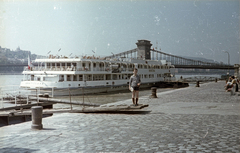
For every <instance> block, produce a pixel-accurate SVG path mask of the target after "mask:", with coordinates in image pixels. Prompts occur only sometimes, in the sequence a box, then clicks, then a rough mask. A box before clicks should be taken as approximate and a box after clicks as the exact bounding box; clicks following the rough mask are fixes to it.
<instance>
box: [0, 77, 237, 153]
mask: <svg viewBox="0 0 240 153" xmlns="http://www.w3.org/2000/svg"><path fill="white" fill-rule="evenodd" d="M224 85H225V83H224V82H223V81H219V82H217V83H215V82H211V83H205V84H201V85H200V87H194V86H190V87H188V88H181V89H176V90H173V91H166V92H161V93H157V97H158V98H149V96H143V97H140V101H139V102H140V103H141V104H142V103H144V104H149V107H147V108H146V110H151V112H150V113H148V114H110V113H91V114H89V113H62V114H54V115H53V116H52V117H48V118H43V123H42V124H43V130H32V129H31V122H25V123H22V124H16V125H10V126H6V127H2V128H0V144H1V145H0V152H39V153H40V152H51V153H52V152H64V153H65V152H165V153H167V152H188V153H191V152H193V153H194V152H223V153H225V152H236V153H237V152H239V148H240V129H239V127H240V113H239V109H240V100H239V98H240V96H238V95H234V96H231V95H230V93H229V92H225V90H224ZM149 95H150V94H149ZM119 104H131V100H124V101H119V102H116V103H112V104H106V105H119Z"/></svg>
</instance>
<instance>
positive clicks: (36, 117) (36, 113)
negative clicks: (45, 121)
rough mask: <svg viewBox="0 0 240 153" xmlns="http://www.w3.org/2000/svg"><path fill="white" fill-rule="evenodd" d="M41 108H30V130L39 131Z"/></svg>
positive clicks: (41, 126)
mask: <svg viewBox="0 0 240 153" xmlns="http://www.w3.org/2000/svg"><path fill="white" fill-rule="evenodd" d="M42 110H43V107H42V106H33V107H32V129H37V130H41V129H42V128H43V125H42Z"/></svg>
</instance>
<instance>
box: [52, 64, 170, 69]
mask: <svg viewBox="0 0 240 153" xmlns="http://www.w3.org/2000/svg"><path fill="white" fill-rule="evenodd" d="M116 65H118V67H119V68H120V67H121V68H127V67H128V68H134V67H135V66H134V64H128V65H127V64H123V63H122V64H119V63H118V64H116ZM60 66H62V67H76V66H77V63H47V67H60ZM109 66H110V65H109V64H106V65H105V67H109ZM78 67H80V66H78ZM81 67H84V68H85V67H88V68H90V67H91V63H82V65H81ZM96 67H100V68H103V67H104V63H99V64H98V65H97V63H93V68H96ZM137 68H138V69H151V68H154V69H168V68H169V66H167V65H146V64H138V65H137Z"/></svg>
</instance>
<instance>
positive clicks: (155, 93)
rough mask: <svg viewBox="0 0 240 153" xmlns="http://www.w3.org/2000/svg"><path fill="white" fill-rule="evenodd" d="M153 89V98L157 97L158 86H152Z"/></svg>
mask: <svg viewBox="0 0 240 153" xmlns="http://www.w3.org/2000/svg"><path fill="white" fill-rule="evenodd" d="M151 90H152V95H151V97H152V98H157V88H156V87H152V88H151Z"/></svg>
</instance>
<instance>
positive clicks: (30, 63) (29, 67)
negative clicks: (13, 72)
mask: <svg viewBox="0 0 240 153" xmlns="http://www.w3.org/2000/svg"><path fill="white" fill-rule="evenodd" d="M29 54H30V52H29V53H28V69H29V70H30V69H31V67H32V62H31V59H30V56H29Z"/></svg>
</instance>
